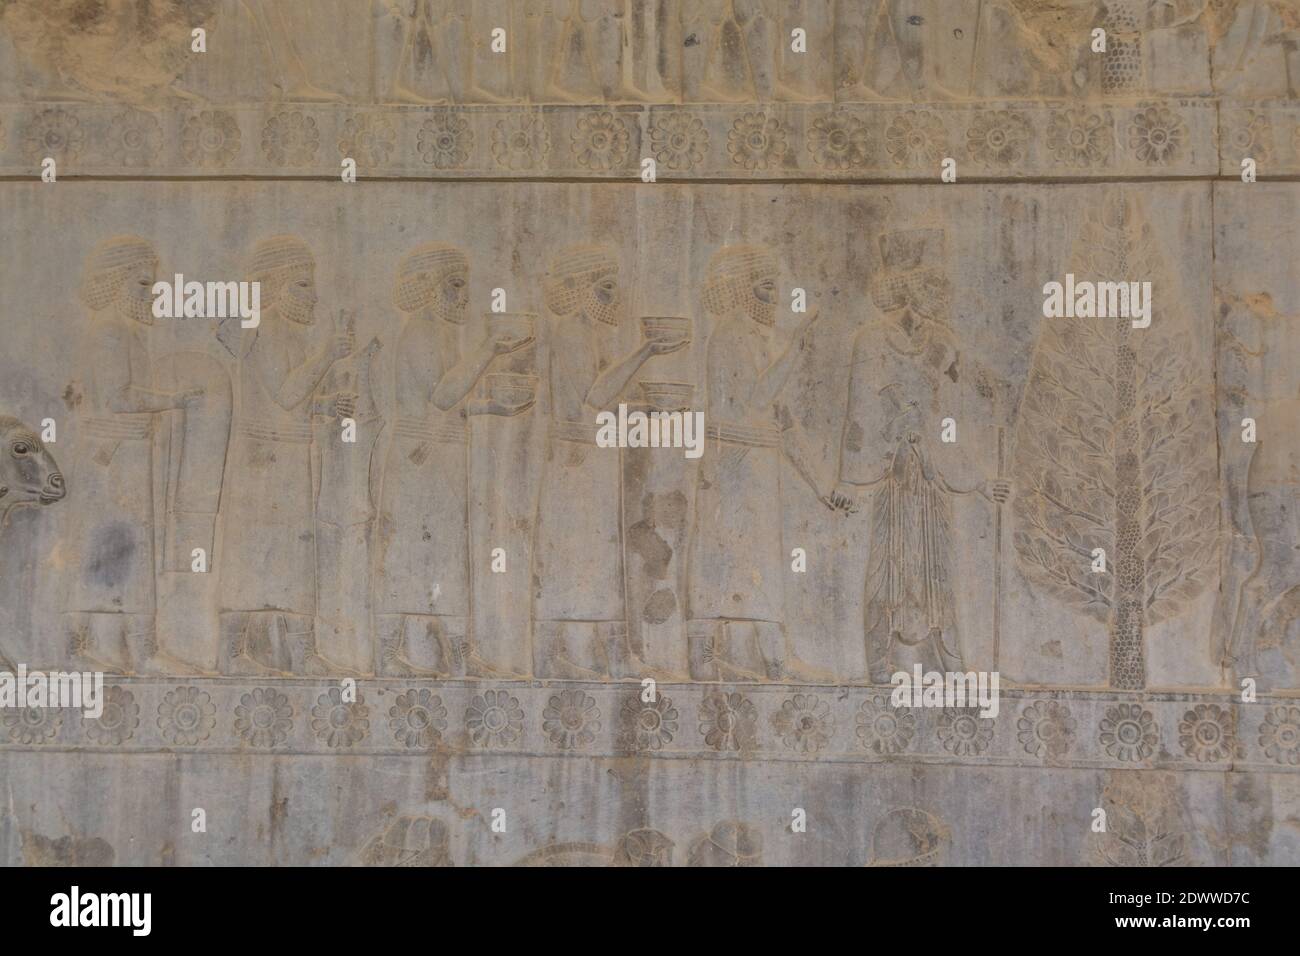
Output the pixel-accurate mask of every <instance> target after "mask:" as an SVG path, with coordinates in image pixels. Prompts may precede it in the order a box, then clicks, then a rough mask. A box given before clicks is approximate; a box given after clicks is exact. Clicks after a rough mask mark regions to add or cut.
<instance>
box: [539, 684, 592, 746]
mask: <svg viewBox="0 0 1300 956" xmlns="http://www.w3.org/2000/svg"><path fill="white" fill-rule="evenodd" d="M542 732H543V733H545V734H546V735H547V736H548V737H550V738H551V743H553V744H555V746H557V747H559V748H560V749H561V750H585V749H586V748H588V747H590V746H591V744H592V743H593V742H594V741H595V739H596V734H598V733H600V708H599V707H597V706H596V698H594V697H592V696H591V695H590V694H584V693H583V692H582V691H580V690H566V691H561V692H560V693H559V694H556V695H555V696H554V697H552V698H551V699H550V700H549V701H547V702H546V707H545V708H544V709H543V710H542Z"/></svg>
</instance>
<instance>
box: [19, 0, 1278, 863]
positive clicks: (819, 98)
mask: <svg viewBox="0 0 1300 956" xmlns="http://www.w3.org/2000/svg"><path fill="white" fill-rule="evenodd" d="M132 9H133V5H132V4H129V3H125V2H123V3H115V2H109V3H105V4H98V5H93V6H87V5H81V4H73V3H35V2H31V0H10V2H8V3H0V175H3V176H4V177H5V181H3V182H0V197H2V198H0V209H2V210H3V228H4V240H3V241H4V255H3V256H0V314H3V315H4V317H5V319H4V321H5V330H4V335H5V348H4V350H3V352H0V437H2V438H3V440H4V445H3V448H2V449H0V451H2V452H3V454H4V456H5V461H6V462H7V464H5V465H3V469H2V470H0V489H3V491H0V515H2V517H0V670H4V671H10V670H16V669H17V668H18V667H19V666H20V665H22V666H25V667H27V668H29V669H73V668H75V669H78V670H87V671H96V670H98V671H104V672H106V673H107V675H108V676H107V678H106V687H107V696H106V699H105V701H106V703H105V710H104V713H103V715H102V716H101V717H100V718H98V719H90V718H86V717H83V716H82V714H81V712H80V711H79V710H75V709H67V708H64V709H56V708H48V707H45V708H0V779H2V780H3V781H4V789H5V799H4V800H3V801H0V860H3V861H5V862H7V863H26V864H52V863H64V864H67V863H81V864H87V863H89V864H96V863H114V864H142V863H177V864H198V863H221V864H231V863H276V864H365V865H445V864H455V865H466V864H527V865H573V864H588V865H633V864H635V865H647V864H651V865H653V864H663V865H749V864H766V865H782V864H806V863H823V864H839V865H897V864H900V863H937V864H969V865H985V864H1044V863H1064V864H1081V865H1095V864H1100V865H1108V864H1109V865H1164V864H1229V863H1231V864H1234V865H1255V864H1279V863H1291V864H1294V863H1296V862H1297V861H1300V846H1298V845H1297V841H1296V837H1295V834H1294V828H1293V827H1290V826H1289V824H1288V823H1287V821H1288V820H1292V819H1294V818H1295V816H1296V813H1297V809H1296V807H1297V803H1298V802H1300V774H1298V773H1297V770H1298V768H1300V623H1297V621H1298V620H1300V598H1298V597H1297V594H1300V565H1298V564H1297V559H1296V557H1295V553H1296V552H1295V542H1296V540H1297V534H1298V532H1300V528H1297V526H1296V509H1295V503H1296V502H1295V489H1296V487H1297V481H1300V476H1298V475H1297V474H1296V465H1295V451H1294V444H1295V443H1294V438H1293V436H1294V435H1295V434H1296V431H1297V427H1300V416H1298V415H1297V395H1298V394H1300V390H1298V389H1300V386H1298V385H1297V382H1296V380H1295V379H1296V372H1295V371H1294V370H1295V369H1296V368H1297V367H1300V364H1298V363H1297V361H1296V359H1297V357H1298V356H1297V354H1296V352H1297V347H1298V346H1297V342H1298V341H1300V339H1298V338H1297V335H1296V331H1295V328H1294V323H1295V321H1296V310H1297V308H1298V306H1297V303H1298V302H1300V287H1298V286H1297V283H1298V282H1300V279H1298V278H1297V272H1296V269H1295V258H1294V255H1293V254H1291V252H1290V249H1291V248H1293V247H1294V245H1295V240H1296V228H1297V227H1296V223H1297V221H1300V217H1298V216H1297V213H1298V212H1300V191H1298V188H1297V186H1296V184H1295V183H1293V182H1285V181H1283V182H1268V181H1267V180H1268V179H1269V178H1271V177H1275V176H1279V175H1286V174H1294V173H1295V172H1296V171H1297V170H1300V129H1297V123H1298V122H1300V101H1298V100H1297V99H1296V95H1297V90H1296V88H1295V83H1296V77H1300V62H1298V61H1297V54H1296V47H1297V39H1298V38H1300V33H1298V31H1300V10H1298V9H1297V7H1296V6H1295V4H1294V3H1291V2H1289V0H1288V2H1283V0H1240V2H1235V3H1234V2H1229V3H1218V2H1211V3H1196V2H1191V0H1179V2H1175V3H1171V4H1147V3H1139V2H1131V3H1130V2H1121V0H1115V2H1095V3H1094V2H1091V0H1090V2H1080V3H1076V4H1068V3H1067V4H1046V3H1034V2H1021V0H990V2H987V3H976V2H966V0H953V2H947V0H945V2H943V3H938V2H930V3H925V2H919V0H917V2H903V0H880V2H871V3H844V2H831V0H821V2H811V0H807V2H801V3H764V2H748V3H746V2H741V0H736V2H734V3H732V2H721V3H713V2H710V3H699V4H694V3H677V2H674V0H658V2H648V3H635V4H634V3H622V2H610V0H602V2H582V3H577V2H575V3H572V4H569V3H558V2H552V3H544V2H538V3H532V2H520V3H510V4H507V3H504V2H501V3H493V2H488V3H481V4H480V3H475V4H472V5H470V4H458V3H417V4H407V3H397V2H393V3H387V2H383V3H381V2H375V3H373V4H368V3H361V4H358V3H343V2H342V0H310V2H303V3H300V4H292V5H290V4H271V3H262V2H260V0H241V2H233V0H230V2H210V3H199V4H179V3H167V4H154V5H152V7H151V9H152V10H153V12H152V14H151V16H152V17H153V18H154V20H153V21H151V23H150V26H149V29H147V30H146V29H143V28H142V27H141V26H140V24H139V23H138V21H133V20H132V19H131V15H130V14H131V10H132ZM196 27H197V28H202V29H204V30H206V43H207V52H205V53H192V52H189V47H188V44H189V42H190V36H191V33H190V31H191V30H192V29H194V28H196ZM495 27H501V28H503V29H504V30H505V31H506V36H507V46H506V52H504V53H494V52H493V51H492V48H491V31H492V30H493V29H494V28H495ZM1096 27H1100V28H1102V29H1104V30H1106V33H1107V51H1108V52H1106V53H1093V52H1091V50H1090V49H1089V44H1090V42H1091V31H1092V30H1093V29H1094V28H1096ZM796 28H797V29H801V30H804V31H805V32H806V41H807V49H808V51H809V52H807V53H796V52H793V51H792V50H791V41H790V37H791V31H792V30H794V29H796ZM47 158H48V159H53V160H54V161H55V168H56V170H57V180H56V181H55V182H53V183H51V182H42V181H41V173H42V161H43V160H46V159H47ZM1247 158H1249V159H1251V160H1253V161H1255V164H1256V167H1257V172H1258V176H1259V178H1260V179H1261V181H1260V182H1251V183H1246V182H1243V181H1241V172H1242V161H1243V160H1244V159H1247ZM345 159H354V160H355V161H356V172H357V177H358V182H356V183H348V182H346V181H341V180H340V172H341V166H340V164H341V163H342V162H343V161H344V160H345ZM645 159H653V160H654V161H655V173H656V175H655V180H656V181H652V182H647V181H643V179H642V174H643V170H644V166H643V160H645ZM945 159H953V160H955V163H956V165H955V169H956V172H957V181H956V182H955V183H953V182H943V181H941V178H940V172H941V164H942V163H943V161H944V160H945ZM674 180H678V181H674ZM1067 274H1068V275H1070V276H1073V277H1076V278H1078V279H1079V280H1081V281H1082V280H1085V279H1087V280H1089V281H1097V282H1120V281H1122V282H1139V283H1140V282H1149V283H1151V289H1152V292H1151V300H1150V303H1151V311H1150V324H1149V325H1148V326H1145V327H1143V326H1142V324H1141V323H1140V322H1139V323H1138V324H1137V325H1135V324H1134V322H1133V321H1131V317H1130V316H1127V315H1125V316H1120V317H1106V318H1091V317H1078V318H1074V317H1070V318H1066V317H1061V318H1051V317H1044V297H1045V289H1044V286H1045V284H1046V283H1049V282H1065V281H1066V276H1067ZM177 275H183V277H184V278H185V279H186V280H194V281H199V282H220V283H226V282H241V281H246V282H253V281H256V282H259V283H260V287H259V288H260V297H261V298H260V308H261V312H260V316H259V318H260V324H259V325H257V326H256V327H255V328H243V327H241V323H240V320H239V317H238V316H233V317H229V316H228V317H226V318H217V317H213V316H195V317H191V318H164V317H161V316H158V317H155V315H154V313H153V311H152V305H153V298H154V296H153V294H152V291H151V289H152V286H153V283H154V282H155V281H158V280H167V281H170V280H171V279H172V278H173V277H174V276H177ZM1071 281H1073V279H1072V280H1071ZM801 297H802V298H803V299H806V304H807V308H806V311H804V310H802V309H800V308H799V307H798V306H797V305H796V303H798V302H800V300H801ZM620 405H623V406H626V409H628V410H631V411H656V410H657V411H663V412H682V411H685V412H686V413H688V415H689V414H690V413H695V412H699V413H702V414H703V419H702V423H701V424H700V426H699V427H700V429H701V431H700V432H698V433H696V437H698V438H700V439H701V441H700V444H699V446H698V449H697V450H698V454H695V453H694V452H692V453H691V454H687V451H688V449H686V448H681V447H655V448H646V447H640V448H638V447H623V448H617V447H602V445H601V444H600V443H599V442H598V438H597V428H598V421H597V417H596V416H597V413H598V412H601V411H617V410H618V408H619V407H620ZM1247 419H1249V420H1250V421H1251V422H1252V423H1253V425H1252V426H1251V427H1253V429H1254V435H1253V436H1252V437H1253V438H1254V440H1253V441H1248V440H1245V439H1244V438H1243V435H1244V434H1245V433H1246V431H1247V425H1246V422H1245V420H1247ZM949 420H951V421H949ZM682 421H683V423H685V422H686V421H689V422H691V423H692V424H694V421H695V419H694V418H693V417H689V418H687V419H683V420H682ZM51 425H52V426H53V432H52V433H51V432H50V428H51ZM349 426H350V429H351V430H350V431H349ZM945 435H946V436H947V437H945ZM948 438H955V440H951V441H950V440H947V439H948ZM195 549H201V562H202V567H201V568H199V567H198V566H197V565H196V564H195V562H196V561H197V560H200V559H199V558H196V554H195ZM1094 549H1103V550H1104V552H1105V559H1106V562H1107V565H1106V570H1105V571H1103V572H1100V573H1098V572H1096V571H1094V564H1095V562H1096V560H1097V558H1096V552H1095V551H1094ZM913 665H920V666H921V667H922V668H924V669H927V670H937V671H943V672H960V673H965V672H996V673H998V674H999V675H1000V678H1001V690H1002V693H1001V698H1000V707H999V710H998V713H997V714H996V715H994V716H981V715H980V714H979V712H978V709H977V708H966V707H956V706H949V707H931V706H923V707H915V708H913V707H904V708H896V707H894V706H892V704H891V702H890V699H889V695H890V691H891V690H892V688H891V686H890V680H891V677H892V675H893V674H894V673H895V672H897V671H900V670H903V671H910V669H911V668H912V667H913ZM648 679H649V680H652V681H653V682H654V684H653V691H654V694H653V698H652V699H646V697H645V696H643V695H644V694H646V691H647V689H646V687H645V684H644V682H645V681H646V680H648ZM1243 681H1246V682H1247V685H1248V686H1247V688H1246V689H1247V690H1253V691H1254V694H1250V693H1247V694H1245V695H1244V696H1243ZM354 688H355V693H356V696H355V698H353V697H352V691H353V689H354ZM105 794H107V798H106V797H105ZM194 808H203V809H205V811H206V814H207V827H208V829H207V833H206V835H202V834H192V833H191V830H190V821H191V816H192V811H193V809H194ZM1097 808H1101V809H1103V810H1105V811H1106V815H1107V819H1108V821H1109V823H1108V828H1107V830H1106V832H1103V833H1098V832H1094V831H1093V829H1092V824H1093V821H1094V811H1095V810H1096V809H1097ZM497 810H501V811H504V819H505V829H504V830H501V829H499V828H494V826H493V824H494V812H495V811H497ZM796 810H801V811H803V812H804V813H805V814H806V818H807V821H808V825H807V830H806V832H803V831H802V829H801V828H800V827H798V826H797V825H795V824H794V823H792V820H793V819H795V818H797V816H798V814H797V813H796V812H795V811H796ZM792 815H793V816H792Z"/></svg>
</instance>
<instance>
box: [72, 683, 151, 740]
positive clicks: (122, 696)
mask: <svg viewBox="0 0 1300 956" xmlns="http://www.w3.org/2000/svg"><path fill="white" fill-rule="evenodd" d="M82 723H83V725H84V726H85V728H86V739H88V740H89V741H90V742H91V743H93V744H103V745H106V746H117V745H118V744H123V743H126V741H128V740H130V739H131V737H132V736H133V735H134V734H135V729H136V728H137V727H139V726H140V705H139V704H137V703H136V702H135V695H134V694H132V693H131V692H130V691H129V690H127V689H126V688H125V687H108V688H105V689H104V712H103V713H102V714H100V715H99V716H98V717H96V718H84V719H83V721H82Z"/></svg>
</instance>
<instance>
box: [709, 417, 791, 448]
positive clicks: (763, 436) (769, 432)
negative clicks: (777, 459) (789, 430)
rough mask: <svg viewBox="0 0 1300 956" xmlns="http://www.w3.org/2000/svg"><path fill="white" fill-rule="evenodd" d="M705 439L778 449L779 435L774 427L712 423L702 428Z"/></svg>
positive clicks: (779, 443)
mask: <svg viewBox="0 0 1300 956" xmlns="http://www.w3.org/2000/svg"><path fill="white" fill-rule="evenodd" d="M704 435H705V437H706V438H713V439H716V440H718V441H725V442H727V443H729V444H732V445H746V446H748V447H750V448H779V447H780V445H781V433H780V431H778V430H777V428H776V427H775V426H774V425H741V424H740V423H739V422H712V423H710V424H708V425H705V426H704Z"/></svg>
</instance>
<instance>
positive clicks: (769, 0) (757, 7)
mask: <svg viewBox="0 0 1300 956" xmlns="http://www.w3.org/2000/svg"><path fill="white" fill-rule="evenodd" d="M797 6H798V5H797V4H790V3H789V2H787V0H777V2H774V0H703V2H698V3H688V4H685V5H684V6H683V18H682V21H683V32H684V33H686V34H687V35H688V36H689V37H693V38H694V42H687V43H685V44H684V48H683V53H682V59H683V73H684V75H683V86H684V91H685V97H686V100H687V101H688V102H700V101H706V102H707V101H720V102H751V103H764V102H770V101H772V100H811V99H814V98H815V96H814V93H813V91H811V90H807V89H805V88H804V87H805V86H806V85H807V83H806V79H805V78H804V77H802V76H800V72H801V71H800V70H799V69H798V68H799V67H800V66H802V65H803V62H804V61H805V60H806V59H807V58H808V56H809V54H806V53H794V52H793V51H791V49H790V28H791V27H792V26H800V25H806V26H811V24H808V23H807V20H806V19H805V18H801V17H799V16H798V15H797V13H798V10H797ZM791 7H796V9H794V10H791V9H790V8H791ZM787 20H789V24H788V25H787V22H786V21H787ZM808 72H809V73H811V70H809V71H808Z"/></svg>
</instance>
